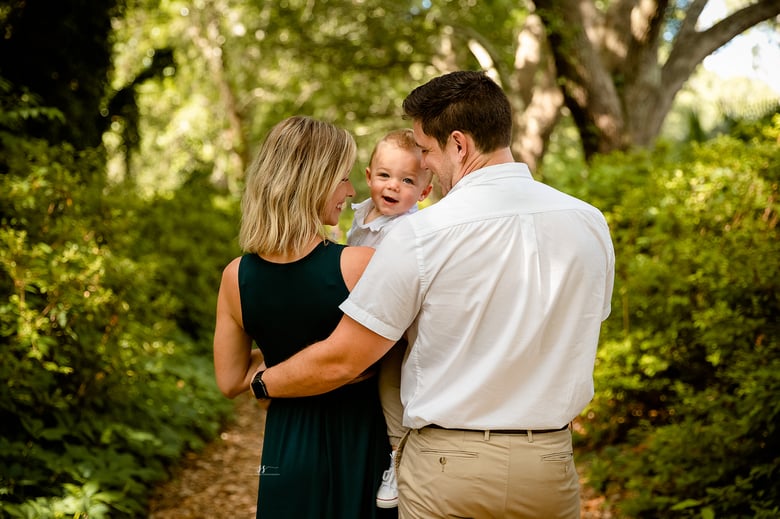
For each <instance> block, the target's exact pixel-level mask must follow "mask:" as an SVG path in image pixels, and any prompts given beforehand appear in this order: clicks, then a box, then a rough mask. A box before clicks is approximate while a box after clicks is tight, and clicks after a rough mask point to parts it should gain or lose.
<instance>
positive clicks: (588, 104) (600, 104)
mask: <svg viewBox="0 0 780 519" xmlns="http://www.w3.org/2000/svg"><path fill="white" fill-rule="evenodd" d="M534 3H535V5H536V7H537V10H538V14H539V16H540V17H541V19H542V20H543V21H544V25H545V28H546V30H547V38H548V41H549V43H550V48H551V51H552V53H553V55H554V56H555V66H556V68H557V76H558V82H559V84H560V85H561V86H562V89H563V96H564V100H565V103H566V106H568V107H569V109H570V110H571V113H572V115H573V117H574V121H575V124H576V125H577V128H578V130H579V133H580V137H581V140H582V146H583V151H584V154H585V158H586V160H590V159H591V158H592V157H593V156H594V155H595V154H597V153H609V152H611V151H616V150H621V149H626V148H628V147H630V146H649V145H651V144H652V143H653V141H654V140H655V139H656V137H657V136H658V134H659V133H660V131H661V127H662V125H663V122H664V119H665V118H666V115H667V114H668V113H669V110H671V107H672V103H673V101H674V98H675V96H676V95H677V93H678V92H679V91H680V89H681V88H682V86H683V85H684V84H685V81H687V80H688V78H689V77H690V76H691V74H693V72H694V71H695V69H696V67H697V66H698V65H699V64H700V63H701V62H702V61H703V60H704V58H705V57H707V56H708V55H709V54H711V53H712V52H714V51H715V50H717V49H718V48H719V47H721V46H722V45H724V44H726V43H727V42H729V41H730V40H731V39H732V38H734V37H735V36H737V35H738V34H740V33H742V32H743V31H745V30H746V29H748V28H750V27H752V26H754V25H756V24H757V23H760V22H762V21H764V20H767V19H769V18H771V17H773V16H776V15H778V14H780V2H777V1H776V0H758V1H757V2H755V3H753V4H751V5H749V6H747V7H745V8H743V9H740V10H738V11H736V12H734V13H732V14H731V15H729V16H727V17H726V18H725V19H723V20H722V21H720V22H718V23H716V24H715V25H713V26H712V27H710V28H707V29H705V30H703V31H698V30H697V29H696V22H697V20H698V18H699V15H700V14H701V11H702V10H703V8H704V6H705V5H706V3H707V0H693V2H692V3H691V4H689V5H688V7H687V10H685V11H682V12H681V11H677V13H678V14H679V13H682V14H684V17H683V21H682V24H680V25H679V28H678V29H677V32H676V35H675V37H674V40H673V41H672V44H671V49H670V50H669V53H668V58H667V59H666V60H665V61H662V59H661V56H660V54H661V53H660V48H661V42H662V31H668V30H670V28H671V29H673V28H674V26H673V25H672V24H670V19H669V15H670V12H671V7H670V6H669V4H668V0H658V1H646V2H639V1H637V0H618V1H617V2H614V3H613V4H611V6H610V8H609V11H607V12H602V11H599V10H598V9H597V8H596V5H595V3H594V2H593V1H592V0H534Z"/></svg>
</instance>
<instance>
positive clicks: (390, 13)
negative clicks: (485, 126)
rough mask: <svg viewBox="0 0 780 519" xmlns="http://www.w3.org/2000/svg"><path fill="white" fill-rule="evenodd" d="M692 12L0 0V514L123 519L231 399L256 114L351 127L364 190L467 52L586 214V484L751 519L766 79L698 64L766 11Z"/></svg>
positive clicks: (622, 7)
mask: <svg viewBox="0 0 780 519" xmlns="http://www.w3.org/2000/svg"><path fill="white" fill-rule="evenodd" d="M706 4H707V2H706V1H700V0H694V1H692V2H678V3H660V4H652V6H651V8H650V9H648V10H644V11H643V10H641V9H639V7H638V6H639V5H640V4H639V3H634V2H630V1H629V2H612V3H598V4H594V3H591V2H589V1H588V0H576V1H575V0H537V1H535V2H528V3H524V2H512V1H508V0H494V1H492V2H474V1H469V0H450V1H444V0H442V1H432V0H423V1H419V0H409V1H407V0H401V1H396V2H387V1H379V0H330V1H317V0H285V1H282V2H276V1H274V2H270V1H258V0H253V1H247V0H230V1H228V0H199V1H196V2H183V1H153V0H111V1H105V0H104V1H96V0H73V1H70V2H59V3H57V2H46V1H43V0H9V1H6V2H3V3H2V5H0V27H2V29H3V30H2V36H3V37H2V39H0V103H2V104H1V105H0V106H1V107H2V109H0V244H1V245H0V290H2V295H3V297H2V298H0V346H2V348H1V349H0V377H2V379H3V380H5V381H6V383H5V384H4V385H3V386H2V387H0V395H2V397H1V398H0V418H1V419H2V423H3V424H4V426H3V427H4V433H3V435H2V437H0V459H1V460H2V463H1V465H2V467H3V468H2V473H0V515H2V516H4V517H6V516H7V517H93V518H98V517H138V516H143V515H144V513H145V510H146V506H147V505H146V503H147V499H148V497H149V492H150V489H151V488H152V486H153V485H154V484H156V483H158V482H160V481H163V480H164V479H166V478H167V477H169V475H170V472H171V467H173V466H174V465H175V463H176V462H177V460H179V459H180V458H181V457H182V456H183V454H184V453H186V452H188V451H191V450H198V449H200V448H202V446H203V445H204V444H205V443H206V442H208V441H210V440H211V439H213V438H214V437H215V436H216V434H217V433H218V432H219V430H220V428H221V427H222V426H223V424H224V423H225V421H226V420H228V419H229V418H230V416H231V414H232V412H233V408H232V405H231V403H230V402H229V401H228V400H227V399H225V398H223V397H222V396H221V395H220V394H219V392H218V391H217V389H216V386H215V383H214V378H213V367H212V363H211V333H212V329H213V321H214V306H215V301H216V291H217V287H218V284H219V279H220V275H221V269H222V267H223V266H224V265H225V264H227V262H228V261H229V260H230V259H231V258H233V257H234V256H236V255H238V254H239V253H240V251H239V250H238V247H237V240H236V236H237V229H238V222H239V211H238V198H239V196H240V193H241V189H242V185H243V172H244V169H245V166H246V164H248V162H249V160H250V159H251V157H252V155H253V153H254V150H255V149H256V148H257V146H258V145H259V143H260V142H261V141H262V138H263V136H264V135H265V133H266V132H267V130H268V129H269V128H270V127H271V126H272V125H273V124H275V123H276V122H278V121H279V120H280V119H282V118H284V117H287V116H290V115H293V114H307V115H312V116H314V117H318V118H322V119H326V120H329V121H331V122H334V123H336V124H338V125H341V126H343V127H345V128H347V129H349V130H350V131H351V132H352V133H353V135H355V138H356V140H357V142H358V146H359V156H358V161H357V163H356V165H355V168H354V171H353V173H352V175H353V176H352V178H353V182H354V184H355V187H356V189H357V192H358V195H357V196H356V199H355V201H360V200H362V199H363V198H365V197H366V196H367V192H366V189H365V185H364V184H365V182H364V175H363V170H364V168H365V166H366V162H367V160H368V155H369V153H370V151H371V148H372V146H373V144H374V142H375V141H376V140H377V139H378V138H379V137H380V136H381V135H382V134H383V133H385V132H386V131H388V130H390V129H392V128H396V127H399V126H408V124H409V122H408V121H404V120H403V119H402V118H401V110H400V103H401V100H402V99H403V98H404V97H405V95H406V94H407V93H408V92H409V91H410V90H411V89H412V88H414V87H416V86H418V85H419V84H421V83H423V82H424V81H426V80H427V79H430V78H431V77H434V76H436V75H440V74H442V73H445V72H447V71H450V70H456V69H477V68H482V69H484V70H486V71H488V72H489V73H490V74H491V75H492V77H494V78H495V79H496V80H497V81H498V82H499V83H501V85H502V86H503V87H504V89H505V90H506V91H507V94H508V95H509V97H510V100H511V101H512V103H513V107H514V110H515V130H514V134H513V138H514V141H513V151H514V153H515V156H516V158H518V160H522V161H524V162H526V163H528V164H529V166H531V169H532V171H533V172H534V175H535V176H536V178H537V179H538V180H540V181H543V182H546V183H549V184H550V185H553V186H555V187H557V188H559V189H562V190H564V191H566V192H569V193H572V194H574V195H577V196H580V197H583V198H584V199H585V200H587V201H589V202H591V203H592V204H594V205H595V206H597V207H599V208H600V209H602V210H603V211H604V213H605V214H606V216H607V219H608V221H609V223H610V226H611V229H612V233H613V239H614V242H615V249H616V254H617V272H616V285H615V294H614V299H613V302H612V315H611V316H610V318H609V319H608V320H607V321H606V322H605V325H604V329H603V333H602V344H601V347H600V350H599V356H598V362H597V366H596V373H595V378H596V396H595V398H594V400H593V401H592V403H591V405H590V406H589V407H588V409H586V410H585V412H584V413H583V414H582V416H581V417H580V418H579V419H578V420H577V422H576V424H575V440H576V442H577V449H578V451H579V456H580V457H579V459H580V460H581V463H582V467H583V469H584V471H585V473H586V477H587V484H589V485H591V486H593V488H594V489H595V490H596V491H598V492H600V493H602V494H604V495H607V496H608V497H609V499H611V500H612V501H613V502H612V503H610V504H611V506H613V507H614V508H615V509H617V510H619V511H620V513H621V514H623V515H625V516H626V517H702V518H709V517H777V516H778V514H780V488H779V487H778V485H777V483H776V482H777V481H778V480H780V474H778V471H779V470H780V469H778V467H780V448H779V446H780V441H779V438H778V429H777V423H778V409H779V408H780V403H778V402H780V400H778V398H777V395H778V390H780V380H779V377H780V375H778V373H780V354H779V353H780V345H779V344H778V326H779V325H778V322H779V321H780V319H778V313H779V312H778V310H779V309H780V302H779V301H778V284H779V283H780V281H779V280H780V268H779V267H780V254H779V253H780V246H779V244H780V241H778V230H777V223H778V209H780V202H778V182H779V181H780V105H779V104H778V91H777V90H774V89H773V88H772V87H771V86H770V85H767V84H765V83H763V82H760V81H758V80H755V79H750V78H732V79H725V78H723V77H721V76H719V75H717V74H715V73H714V72H713V71H710V70H707V69H705V68H704V67H702V62H703V60H704V59H705V58H706V57H707V56H709V55H711V54H712V53H713V52H715V51H716V50H718V49H719V48H721V47H723V46H724V45H728V43H729V42H730V41H732V40H733V39H734V38H735V37H737V36H738V35H740V34H745V33H746V31H747V33H751V32H752V33H754V34H755V33H756V32H758V33H760V34H761V35H763V36H765V37H766V38H769V41H773V42H775V43H777V41H778V24H777V21H778V18H777V16H778V13H780V5H778V4H777V2H773V1H771V0H757V1H754V2H752V3H751V2H748V3H739V4H737V3H736V2H735V3H733V5H732V4H730V3H726V6H727V7H729V9H727V10H726V11H725V12H724V13H723V14H722V15H721V17H720V18H715V19H712V20H710V21H709V23H702V19H703V17H700V14H701V13H702V10H703V9H704V8H705V6H706ZM642 5H645V4H642ZM632 12H633V15H632ZM584 13H589V15H588V16H586V15H585V14H584ZM761 52H762V50H761V49H759V48H756V49H754V53H753V55H751V56H745V59H746V60H747V59H752V60H754V61H755V62H756V66H757V67H768V66H772V65H771V64H770V63H768V62H766V61H762V60H761V59H760V58H761ZM774 66H775V67H776V64H775V65H774ZM435 200H436V195H435V196H434V197H433V199H432V203H435ZM350 219H351V211H349V210H347V211H345V214H344V215H343V221H342V223H341V225H340V226H339V228H337V229H332V231H333V234H334V236H336V237H340V236H343V233H344V231H345V230H346V228H347V227H348V224H349V221H350Z"/></svg>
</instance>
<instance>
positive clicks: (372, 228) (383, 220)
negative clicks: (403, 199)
mask: <svg viewBox="0 0 780 519" xmlns="http://www.w3.org/2000/svg"><path fill="white" fill-rule="evenodd" d="M373 208H374V201H373V200H371V199H370V198H366V199H365V200H363V201H362V202H360V203H358V204H352V209H353V210H354V211H355V216H354V218H353V220H352V226H351V227H350V228H349V231H347V244H348V245H364V246H366V247H374V248H376V246H377V245H379V243H380V242H381V241H382V239H383V238H384V237H385V235H386V234H387V233H388V232H390V229H392V228H393V225H394V224H395V223H396V222H398V219H399V217H401V216H406V215H410V214H412V213H416V212H417V210H418V208H417V204H414V205H412V207H410V208H409V210H408V211H406V212H405V213H403V214H397V215H392V216H387V215H384V214H383V215H380V216H378V217H377V218H374V219H373V220H372V221H370V222H369V223H365V221H366V217H367V216H368V213H370V212H371V210H372V209H373Z"/></svg>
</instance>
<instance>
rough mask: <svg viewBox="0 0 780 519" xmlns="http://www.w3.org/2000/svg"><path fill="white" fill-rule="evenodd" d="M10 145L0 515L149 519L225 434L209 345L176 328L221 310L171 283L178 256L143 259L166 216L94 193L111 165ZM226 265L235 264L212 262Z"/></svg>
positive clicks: (1, 233)
mask: <svg viewBox="0 0 780 519" xmlns="http://www.w3.org/2000/svg"><path fill="white" fill-rule="evenodd" d="M2 139H3V143H4V147H3V151H2V156H1V157H0V158H1V159H2V163H3V164H4V165H5V169H6V172H5V173H4V174H2V175H0V207H1V208H2V209H0V224H1V225H0V244H2V245H0V290H2V293H3V297H2V299H1V300H2V301H3V302H2V304H0V345H1V346H2V348H0V377H1V378H2V380H3V381H4V382H5V383H4V384H3V385H2V386H0V420H2V422H3V424H4V434H3V437H2V439H0V460H2V461H0V463H1V464H2V466H3V468H4V469H3V472H2V475H0V496H2V501H0V510H1V511H2V515H3V516H10V517H66V516H67V517H87V516H89V517H137V516H139V515H141V514H142V512H143V511H144V509H145V502H146V494H147V492H148V491H149V487H150V485H151V484H152V483H153V482H155V481H159V480H160V479H162V478H164V477H165V476H166V473H167V465H168V464H170V463H172V462H173V461H175V460H176V459H178V457H179V456H180V455H181V454H182V453H183V452H184V451H185V450H191V449H197V448H199V447H200V446H202V444H203V442H204V440H206V439H208V438H210V437H213V435H214V434H215V433H216V431H217V428H218V427H219V423H220V421H221V419H222V418H223V417H224V416H226V413H227V412H228V410H229V407H227V404H228V402H227V400H225V399H223V398H222V397H221V395H220V394H219V393H218V391H217V390H216V386H215V384H214V379H213V372H212V367H211V356H210V355H204V354H203V352H204V351H205V350H206V348H205V347H204V344H203V341H204V337H203V336H202V335H203V334H202V333H201V334H200V335H198V334H194V335H197V339H198V340H199V341H200V342H196V341H195V340H194V339H193V337H191V336H188V335H185V334H184V333H182V331H181V329H180V327H179V323H178V321H177V319H178V318H179V314H178V313H177V312H179V311H180V309H181V308H183V307H184V306H185V304H184V303H183V302H182V299H184V298H189V297H192V300H193V301H204V300H209V299H210V298H208V297H206V295H205V292H206V287H205V286H204V283H203V282H201V280H200V279H199V274H197V275H194V276H191V277H190V280H191V289H190V290H189V292H185V291H183V290H182V288H181V287H179V286H174V288H177V289H178V290H180V291H179V292H177V293H171V292H168V291H167V290H166V288H170V287H171V285H170V284H169V285H167V286H166V285H161V283H160V280H163V279H165V275H164V272H163V271H162V269H165V268H170V267H171V265H172V264H173V263H175V262H174V261H172V260H170V259H169V258H167V257H165V254H166V253H168V251H170V250H171V248H167V249H166V248H163V249H162V250H158V251H157V253H156V254H151V253H148V254H143V255H140V254H138V253H137V251H138V250H141V249H143V247H139V246H138V245H139V244H140V243H142V242H143V240H144V239H146V236H144V235H142V234H140V233H139V230H142V231H143V232H151V229H152V228H153V227H154V223H153V222H152V223H147V222H145V220H144V215H146V214H147V213H154V211H149V207H148V205H147V203H146V202H143V201H142V200H140V199H138V198H136V197H134V196H133V195H132V193H127V192H122V191H123V190H122V189H121V188H117V189H116V190H113V189H110V188H104V187H103V186H102V185H101V184H100V183H86V182H83V178H84V177H85V175H84V173H85V172H91V171H94V170H95V169H96V168H101V167H102V159H101V157H100V156H99V154H95V153H93V152H82V153H75V152H74V151H73V150H72V149H70V148H69V147H68V146H61V147H56V148H52V147H49V146H48V145H46V144H44V143H42V142H36V141H31V140H27V141H24V140H19V139H15V138H13V137H10V136H9V135H7V134H4V135H2ZM87 176H89V175H87ZM98 176H99V175H98ZM190 201H191V202H195V200H190ZM207 201H208V199H205V197H204V199H203V200H200V202H201V203H200V204H196V207H204V206H206V204H205V203H203V202H207ZM181 214H182V213H180V212H178V213H173V214H169V215H168V219H169V220H171V221H175V220H177V218H179V216H181ZM155 216H156V217H158V218H159V217H160V215H159V214H156V215H155ZM171 228H173V229H176V225H174V224H171ZM201 230H202V232H201V233H200V235H199V236H200V237H201V238H202V239H203V240H205V241H210V240H214V241H216V242H220V241H224V242H225V243H227V242H228V240H227V239H226V238H225V237H224V236H221V235H220V236H211V235H209V232H211V231H212V228H209V227H208V226H203V227H202V229H201ZM187 232H192V231H187ZM215 232H216V231H215ZM160 241H161V242H162V243H165V239H164V238H162V239H161V240H160ZM197 245H198V244H197V243H196V244H194V246H197ZM201 249H204V250H205V253H211V252H213V249H206V247H201ZM195 257H196V258H197V256H195ZM215 261H224V259H223V258H221V257H220V258H218V259H215V258H209V260H208V261H206V262H205V263H206V264H210V263H211V262H215ZM186 262H187V261H186V260H185V261H183V262H182V263H186ZM174 285H175V284H174ZM215 287H216V283H214V285H213V286H210V287H208V295H209V296H210V295H211V294H212V293H213V292H214V291H215V290H216V288H215ZM199 291H200V292H199ZM179 298H182V299H179ZM211 299H213V298H211ZM187 300H188V299H184V301H185V302H186V301H187ZM198 311H201V312H205V310H203V309H201V308H200V307H198ZM210 323H213V318H212V319H211V320H210ZM188 331H189V330H188Z"/></svg>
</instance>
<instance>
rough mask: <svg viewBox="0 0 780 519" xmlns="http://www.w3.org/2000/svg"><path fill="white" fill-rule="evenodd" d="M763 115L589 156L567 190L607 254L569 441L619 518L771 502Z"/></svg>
mask: <svg viewBox="0 0 780 519" xmlns="http://www.w3.org/2000/svg"><path fill="white" fill-rule="evenodd" d="M779 122H780V117H778V115H777V114H775V115H773V116H769V117H767V118H765V119H764V120H763V122H759V123H753V124H752V125H740V126H739V131H738V132H735V135H736V136H737V137H739V138H738V139H737V138H734V137H728V136H724V137H720V138H717V139H715V140H712V141H708V142H704V143H693V144H690V145H686V146H683V147H679V148H672V147H669V146H665V145H659V146H658V147H657V148H656V149H655V150H651V151H647V152H636V153H632V154H626V155H612V156H610V157H607V158H603V159H602V160H600V161H598V162H597V163H596V164H594V167H593V168H592V170H591V171H590V172H589V175H588V181H587V186H582V188H581V192H580V193H579V194H580V195H582V196H583V197H585V199H587V200H589V201H591V202H592V203H593V204H594V205H596V206H597V207H600V208H602V209H603V210H604V211H605V213H606V215H607V218H608V221H609V223H610V227H611V230H612V233H613V239H614V242H615V250H616V255H617V265H616V284H615V293H614V298H613V301H612V316H611V317H610V318H609V319H608V320H607V321H606V323H605V325H604V329H603V332H602V345H601V347H600V350H599V353H598V359H597V366H596V374H595V376H596V397H595V398H594V400H593V402H592V403H591V405H590V406H589V408H588V409H587V411H586V413H585V416H584V417H583V425H584V426H585V428H586V430H587V436H586V438H584V439H583V441H585V442H587V443H588V445H589V446H590V447H591V448H599V447H601V448H602V450H601V457H600V458H597V459H596V460H595V461H593V465H592V467H593V471H592V474H591V483H592V484H594V485H595V486H597V487H599V488H601V489H602V490H607V489H609V488H613V487H614V488H620V489H622V490H623V492H624V493H625V494H624V495H625V499H624V500H623V501H622V503H621V505H620V506H621V509H622V510H623V511H624V512H625V513H627V514H628V515H629V516H632V517H671V516H674V517H699V516H700V517H776V515H777V513H778V510H780V488H778V487H777V485H776V481H777V480H778V476H780V469H778V467H780V464H779V462H780V431H778V423H780V403H779V402H778V400H777V398H776V396H777V394H778V393H779V392H780V379H778V377H777V373H778V369H780V322H778V315H780V236H779V235H778V234H779V233H778V228H777V224H778V220H780V193H778V190H779V187H778V185H779V184H780V147H778V145H777V143H778V138H779V137H780V124H778V123H779ZM608 446H610V447H608Z"/></svg>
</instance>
